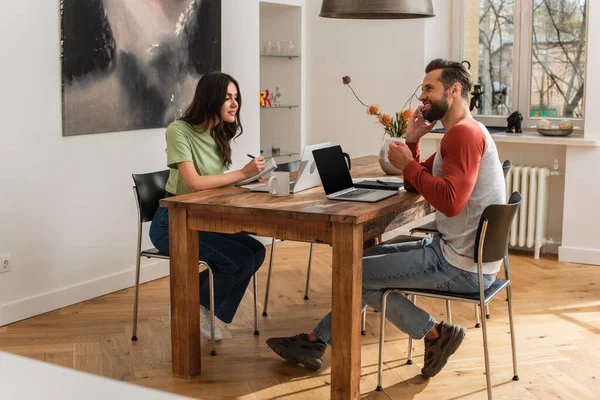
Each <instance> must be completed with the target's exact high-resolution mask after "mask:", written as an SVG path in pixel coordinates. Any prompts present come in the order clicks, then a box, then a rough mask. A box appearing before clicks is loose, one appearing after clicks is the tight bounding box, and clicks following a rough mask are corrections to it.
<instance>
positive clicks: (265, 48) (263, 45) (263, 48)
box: [260, 40, 269, 55]
mask: <svg viewBox="0 0 600 400" xmlns="http://www.w3.org/2000/svg"><path fill="white" fill-rule="evenodd" d="M268 52H269V42H268V41H266V40H261V41H260V54H262V55H266V54H267V53H268Z"/></svg>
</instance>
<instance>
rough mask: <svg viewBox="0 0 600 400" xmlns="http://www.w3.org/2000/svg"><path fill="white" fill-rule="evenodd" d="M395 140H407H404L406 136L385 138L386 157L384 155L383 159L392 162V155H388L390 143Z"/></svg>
mask: <svg viewBox="0 0 600 400" xmlns="http://www.w3.org/2000/svg"><path fill="white" fill-rule="evenodd" d="M394 142H402V143H406V141H405V140H404V138H385V140H384V144H383V148H384V154H385V155H384V157H383V161H385V162H390V157H389V155H388V151H389V150H390V145H391V144H392V143H394Z"/></svg>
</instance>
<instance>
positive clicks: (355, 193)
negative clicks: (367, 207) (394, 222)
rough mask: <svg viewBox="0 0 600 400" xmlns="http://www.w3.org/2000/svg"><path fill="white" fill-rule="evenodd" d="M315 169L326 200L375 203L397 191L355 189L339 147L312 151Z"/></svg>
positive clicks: (395, 193)
mask: <svg viewBox="0 0 600 400" xmlns="http://www.w3.org/2000/svg"><path fill="white" fill-rule="evenodd" d="M313 156H314V158H315V162H316V163H317V169H318V170H319V175H320V177H321V182H322V183H323V189H325V194H326V195H327V198H328V199H332V200H348V201H363V202H368V203H375V202H377V201H379V200H383V199H386V198H388V197H391V196H394V195H397V194H398V191H391V190H381V189H363V188H356V187H354V184H353V183H352V176H350V171H349V170H348V166H347V164H346V160H345V158H344V153H343V152H342V148H341V147H340V146H332V147H327V148H323V149H319V150H315V151H313Z"/></svg>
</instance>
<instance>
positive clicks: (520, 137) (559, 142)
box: [421, 129, 600, 147]
mask: <svg viewBox="0 0 600 400" xmlns="http://www.w3.org/2000/svg"><path fill="white" fill-rule="evenodd" d="M443 136H444V135H443V134H441V133H430V134H428V135H426V136H424V137H423V138H422V139H421V140H442V137H443ZM491 136H492V139H494V142H496V143H525V144H546V145H552V146H581V147H600V139H585V138H584V137H583V134H582V133H578V132H574V133H572V134H570V135H569V136H565V137H551V136H542V135H540V134H539V133H537V132H536V131H535V130H529V129H526V130H525V131H524V132H523V133H521V134H508V133H493V134H492V135H491Z"/></svg>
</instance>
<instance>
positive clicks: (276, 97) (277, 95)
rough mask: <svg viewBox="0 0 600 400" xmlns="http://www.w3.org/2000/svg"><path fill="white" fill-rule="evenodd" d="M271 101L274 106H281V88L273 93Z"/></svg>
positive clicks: (276, 88) (277, 88)
mask: <svg viewBox="0 0 600 400" xmlns="http://www.w3.org/2000/svg"><path fill="white" fill-rule="evenodd" d="M271 100H272V101H273V105H274V106H275V107H278V106H280V105H281V93H280V92H279V86H277V87H275V93H271Z"/></svg>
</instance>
